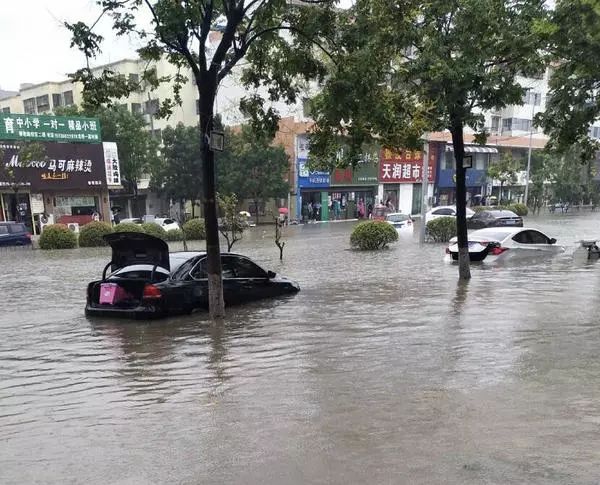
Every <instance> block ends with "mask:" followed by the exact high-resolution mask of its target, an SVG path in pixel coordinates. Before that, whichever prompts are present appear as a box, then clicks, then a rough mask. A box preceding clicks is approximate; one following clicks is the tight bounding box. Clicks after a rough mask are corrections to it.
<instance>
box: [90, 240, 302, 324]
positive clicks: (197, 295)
mask: <svg viewBox="0 0 600 485" xmlns="http://www.w3.org/2000/svg"><path fill="white" fill-rule="evenodd" d="M105 240H106V242H107V243H108V244H109V245H110V246H111V248H112V259H111V261H110V263H108V264H107V265H106V267H105V268H104V272H103V274H102V279H101V280H98V281H93V282H91V283H90V284H89V285H88V288H87V304H86V307H85V314H86V315H88V316H94V315H98V316H115V317H131V318H157V317H162V316H166V315H176V314H185V313H191V312H192V311H193V310H195V309H207V308H208V281H207V273H206V264H207V263H206V253H205V252H175V253H170V254H169V247H168V246H167V243H165V242H164V241H163V240H161V239H159V238H156V237H153V236H149V235H147V234H139V233H128V232H122V233H115V234H109V235H107V236H105ZM221 265H222V269H223V296H224V299H225V304H226V305H236V304H240V303H246V302H251V301H255V300H260V299H263V298H271V297H277V296H283V295H289V294H294V293H297V292H298V291H300V287H299V286H298V284H297V283H296V282H294V281H291V280H289V279H287V278H284V277H281V276H277V275H276V274H275V273H273V272H272V271H266V270H264V269H262V268H261V267H260V266H258V265H257V264H256V263H255V262H253V261H252V260H251V259H249V258H247V257H246V256H242V255H239V254H232V253H223V254H221Z"/></svg>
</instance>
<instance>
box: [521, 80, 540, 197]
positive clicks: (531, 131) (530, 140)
mask: <svg viewBox="0 0 600 485" xmlns="http://www.w3.org/2000/svg"><path fill="white" fill-rule="evenodd" d="M531 89H532V88H528V89H527V90H528V91H529V92H531ZM540 102H541V99H540ZM534 116H535V94H534V96H533V103H531V123H530V125H529V150H528V152H527V175H526V179H525V198H524V200H523V203H524V204H525V205H527V198H528V196H529V174H530V172H531V142H532V138H533V117H534Z"/></svg>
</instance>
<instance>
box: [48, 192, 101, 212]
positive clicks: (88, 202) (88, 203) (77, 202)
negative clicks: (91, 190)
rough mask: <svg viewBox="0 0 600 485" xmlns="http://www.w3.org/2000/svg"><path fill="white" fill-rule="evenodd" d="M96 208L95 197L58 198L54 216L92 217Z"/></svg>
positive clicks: (55, 199) (55, 202)
mask: <svg viewBox="0 0 600 485" xmlns="http://www.w3.org/2000/svg"><path fill="white" fill-rule="evenodd" d="M96 207H97V201H96V197H94V196H74V197H70V196H65V197H63V196H56V197H55V198H54V215H55V216H56V217H61V216H81V215H91V214H92V212H94V210H95V209H96Z"/></svg>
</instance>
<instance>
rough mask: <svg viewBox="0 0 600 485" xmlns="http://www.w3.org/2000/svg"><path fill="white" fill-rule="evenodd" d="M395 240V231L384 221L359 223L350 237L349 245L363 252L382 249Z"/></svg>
mask: <svg viewBox="0 0 600 485" xmlns="http://www.w3.org/2000/svg"><path fill="white" fill-rule="evenodd" d="M397 240H398V232H397V231H396V229H394V227H393V226H392V225H391V224H388V223H387V222H384V221H367V222H361V223H360V224H357V225H356V227H355V228H354V230H353V231H352V234H351V235H350V245H351V246H352V247H353V248H355V249H360V250H363V251H371V250H375V249H383V248H385V247H386V246H387V245H388V244H390V243H393V242H395V241H397Z"/></svg>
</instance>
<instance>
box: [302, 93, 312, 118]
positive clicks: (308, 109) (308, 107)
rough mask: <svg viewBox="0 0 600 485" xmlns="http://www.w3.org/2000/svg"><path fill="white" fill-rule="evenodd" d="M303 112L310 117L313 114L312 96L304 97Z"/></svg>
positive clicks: (306, 116)
mask: <svg viewBox="0 0 600 485" xmlns="http://www.w3.org/2000/svg"><path fill="white" fill-rule="evenodd" d="M302 114H303V116H304V117H305V118H310V117H311V116H312V109H311V101H310V98H302Z"/></svg>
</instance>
